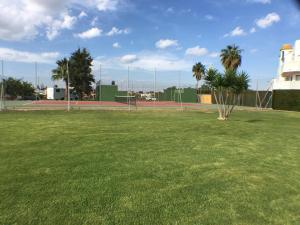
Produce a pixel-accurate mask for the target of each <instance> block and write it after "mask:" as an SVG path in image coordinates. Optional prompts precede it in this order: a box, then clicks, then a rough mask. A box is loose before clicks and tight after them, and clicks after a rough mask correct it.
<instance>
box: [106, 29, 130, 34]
mask: <svg viewBox="0 0 300 225" xmlns="http://www.w3.org/2000/svg"><path fill="white" fill-rule="evenodd" d="M129 33H130V30H129V29H128V28H125V29H123V30H122V29H119V28H117V27H113V28H111V30H110V31H109V32H107V34H106V35H107V36H115V35H120V34H129Z"/></svg>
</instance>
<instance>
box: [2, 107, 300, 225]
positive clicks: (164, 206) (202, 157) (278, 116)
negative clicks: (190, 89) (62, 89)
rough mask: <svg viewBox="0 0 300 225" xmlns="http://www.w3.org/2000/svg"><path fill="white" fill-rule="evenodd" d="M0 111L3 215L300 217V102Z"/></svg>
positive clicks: (280, 224)
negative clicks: (245, 107) (299, 106)
mask: <svg viewBox="0 0 300 225" xmlns="http://www.w3.org/2000/svg"><path fill="white" fill-rule="evenodd" d="M216 117H217V115H216V114H215V113H201V112H197V111H189V112H188V111H186V112H180V111H178V112H176V111H170V112H169V111H156V112H154V111H140V112H139V111H138V112H132V113H129V112H125V111H123V112H122V111H114V112H110V111H85V112H79V111H77V112H71V113H66V112H57V111H52V112H51V111H49V112H48V111H43V112H42V111H41V112H6V113H1V114H0V134H1V135H0V224H5V225H9V224H20V225H25V224H39V225H40V224H43V225H59V224H124V225H125V224H126V225H131V224H149V225H155V224H163V225H166V224H201V225H213V224H215V225H222V224H230V225H231V224H236V225H250V224H257V225H264V224H270V225H271V224H272V225H291V224H293V225H296V224H300V113H293V112H272V111H270V112H247V111H240V112H236V113H235V114H234V115H233V116H232V118H231V119H230V120H229V121H227V122H221V121H218V120H216Z"/></svg>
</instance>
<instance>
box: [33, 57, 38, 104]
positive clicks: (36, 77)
mask: <svg viewBox="0 0 300 225" xmlns="http://www.w3.org/2000/svg"><path fill="white" fill-rule="evenodd" d="M34 71H35V91H36V93H35V100H36V101H37V100H38V93H37V90H38V73H37V62H35V63H34Z"/></svg>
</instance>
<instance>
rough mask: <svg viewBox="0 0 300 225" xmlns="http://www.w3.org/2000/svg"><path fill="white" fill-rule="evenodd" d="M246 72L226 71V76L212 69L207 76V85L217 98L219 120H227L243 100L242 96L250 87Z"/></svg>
mask: <svg viewBox="0 0 300 225" xmlns="http://www.w3.org/2000/svg"><path fill="white" fill-rule="evenodd" d="M249 81H250V80H249V77H248V74H247V73H246V72H237V71H236V70H230V69H229V70H226V71H225V73H224V74H222V73H220V72H219V71H218V70H216V69H213V68H210V69H209V70H208V71H207V73H206V76H205V83H206V84H207V85H208V86H209V87H210V88H211V91H212V94H213V96H214V98H215V101H216V104H217V107H218V111H219V118H218V119H219V120H227V119H228V118H229V116H230V115H231V113H232V112H233V110H234V108H235V106H236V105H238V103H239V102H240V99H241V94H242V93H243V92H244V91H246V90H247V89H248V87H249Z"/></svg>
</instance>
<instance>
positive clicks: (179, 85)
mask: <svg viewBox="0 0 300 225" xmlns="http://www.w3.org/2000/svg"><path fill="white" fill-rule="evenodd" d="M178 88H179V96H180V107H181V110H182V108H183V105H182V96H181V94H182V93H181V71H179V73H178Z"/></svg>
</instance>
